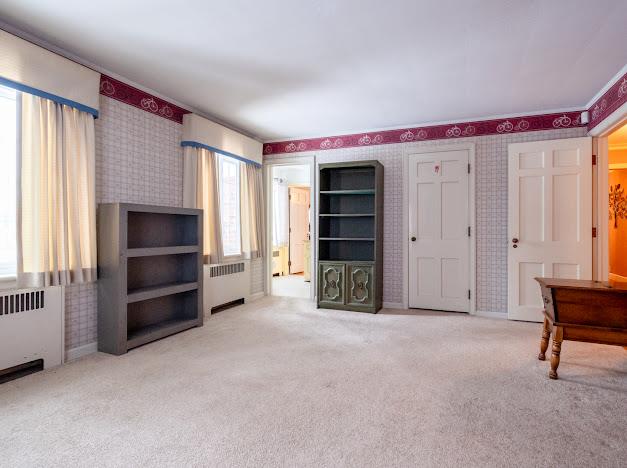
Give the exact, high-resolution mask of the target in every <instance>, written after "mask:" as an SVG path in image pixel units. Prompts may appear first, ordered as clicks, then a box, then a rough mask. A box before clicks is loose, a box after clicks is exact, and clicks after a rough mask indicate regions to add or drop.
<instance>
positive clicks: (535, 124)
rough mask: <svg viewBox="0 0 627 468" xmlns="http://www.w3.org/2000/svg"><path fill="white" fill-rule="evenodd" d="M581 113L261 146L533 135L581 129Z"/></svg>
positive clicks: (271, 149)
mask: <svg viewBox="0 0 627 468" xmlns="http://www.w3.org/2000/svg"><path fill="white" fill-rule="evenodd" d="M580 114H581V112H579V111H577V112H562V113H558V114H543V115H531V116H525V117H510V118H505V119H493V120H482V121H476V122H464V123H452V124H445V125H432V126H426V127H417V128H416V127H412V128H400V129H396V130H384V131H380V132H369V133H356V134H352V135H338V136H328V137H322V138H309V139H304V140H296V141H278V142H272V143H266V144H264V146H263V153H264V154H265V155H271V154H281V153H298V152H302V151H320V150H323V151H326V150H332V149H337V148H351V147H359V146H376V145H387V144H393V143H408V142H412V141H423V140H446V139H455V138H464V137H471V136H485V135H504V134H508V133H519V132H533V131H538V130H555V129H564V128H577V127H583V126H584V125H582V123H581V117H580Z"/></svg>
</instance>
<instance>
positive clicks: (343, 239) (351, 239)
mask: <svg viewBox="0 0 627 468" xmlns="http://www.w3.org/2000/svg"><path fill="white" fill-rule="evenodd" d="M318 240H321V241H360V242H374V240H375V239H374V237H319V238H318Z"/></svg>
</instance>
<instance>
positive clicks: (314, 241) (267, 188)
mask: <svg viewBox="0 0 627 468" xmlns="http://www.w3.org/2000/svg"><path fill="white" fill-rule="evenodd" d="M275 166H309V183H310V186H309V203H310V205H311V208H310V209H311V213H312V217H313V216H315V213H317V209H318V207H317V200H316V197H315V193H316V187H317V186H318V179H317V178H316V156H315V155H313V156H303V157H290V158H281V159H277V160H274V161H264V162H263V189H264V194H266V199H265V205H266V206H265V210H264V211H265V215H266V239H267V242H266V252H265V258H266V262H265V265H264V275H263V276H264V288H263V289H264V295H266V296H271V295H272V219H273V218H272V168H273V167H275ZM316 229H317V225H316V223H311V225H310V231H309V232H310V235H311V241H310V246H311V270H310V271H311V281H310V283H309V285H310V293H309V296H310V299H311V300H315V298H316V291H317V289H316V288H317V287H318V284H317V281H318V278H317V275H316V274H314V272H315V271H316V269H315V264H316V263H315V262H316V258H317V254H318V252H317V250H318V233H317V231H316Z"/></svg>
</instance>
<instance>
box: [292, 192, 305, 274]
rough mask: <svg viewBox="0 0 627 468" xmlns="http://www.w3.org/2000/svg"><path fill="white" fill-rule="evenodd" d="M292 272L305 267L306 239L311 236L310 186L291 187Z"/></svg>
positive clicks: (298, 271) (300, 270) (299, 270)
mask: <svg viewBox="0 0 627 468" xmlns="http://www.w3.org/2000/svg"><path fill="white" fill-rule="evenodd" d="M289 198H290V260H289V261H290V263H289V270H290V274H291V275H292V274H294V273H302V272H303V270H304V269H305V241H306V240H307V239H308V238H309V188H303V187H290V188H289Z"/></svg>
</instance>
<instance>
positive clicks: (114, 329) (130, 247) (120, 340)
mask: <svg viewBox="0 0 627 468" xmlns="http://www.w3.org/2000/svg"><path fill="white" fill-rule="evenodd" d="M202 268H203V256H202V211H201V210H194V209H186V208H171V207H161V206H148V205H135V204H128V203H107V204H101V205H100V206H99V207H98V270H99V281H98V350H99V351H103V352H107V353H111V354H124V353H126V352H127V351H128V350H130V349H132V348H135V347H137V346H141V345H143V344H146V343H149V342H151V341H154V340H158V339H161V338H164V337H166V336H168V335H171V334H173V333H178V332H181V331H183V330H186V329H188V328H192V327H197V326H202V324H203V315H202V313H203V312H202V311H203V308H202Z"/></svg>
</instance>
